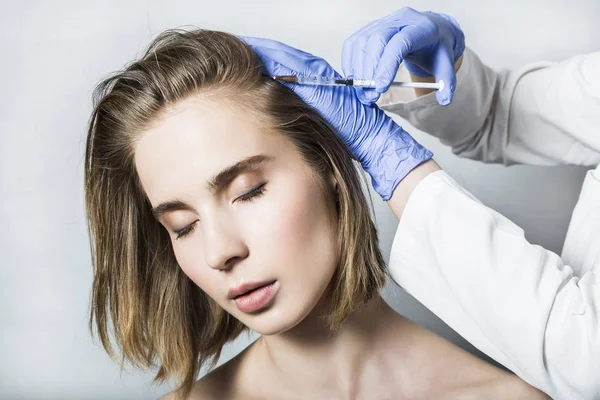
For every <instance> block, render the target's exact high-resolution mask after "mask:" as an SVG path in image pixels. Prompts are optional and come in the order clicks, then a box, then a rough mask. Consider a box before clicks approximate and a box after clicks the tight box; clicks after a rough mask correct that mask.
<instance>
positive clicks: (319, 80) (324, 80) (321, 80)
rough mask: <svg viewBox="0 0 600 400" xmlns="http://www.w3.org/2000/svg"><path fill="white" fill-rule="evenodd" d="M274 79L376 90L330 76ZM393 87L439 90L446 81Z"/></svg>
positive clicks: (366, 84) (362, 82)
mask: <svg viewBox="0 0 600 400" xmlns="http://www.w3.org/2000/svg"><path fill="white" fill-rule="evenodd" d="M273 79H275V80H277V81H281V82H287V83H296V84H299V85H316V86H354V87H363V88H371V89H374V88H375V86H376V85H375V81H373V80H368V79H346V78H333V77H328V76H307V75H298V76H296V75H277V76H274V77H273ZM391 85H392V86H397V87H407V88H422V89H438V90H442V89H443V88H444V81H439V82H437V83H430V82H395V81H394V82H392V84H391Z"/></svg>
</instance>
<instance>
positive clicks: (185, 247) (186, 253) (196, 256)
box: [173, 240, 218, 296]
mask: <svg viewBox="0 0 600 400" xmlns="http://www.w3.org/2000/svg"><path fill="white" fill-rule="evenodd" d="M173 249H174V252H175V258H176V259H177V263H178V264H179V267H180V268H181V270H182V271H183V273H184V274H185V275H186V276H187V277H188V278H190V279H191V280H192V281H193V282H194V283H195V284H196V285H197V286H198V287H200V289H202V290H203V291H205V292H206V293H207V294H208V295H209V296H211V295H212V293H211V289H212V290H213V291H214V290H215V289H216V288H217V285H215V284H214V279H215V278H216V276H212V275H213V274H214V273H215V272H218V271H215V270H213V269H212V268H210V267H209V266H208V265H206V263H205V261H204V260H205V257H204V252H203V250H202V246H201V245H200V244H199V242H198V241H196V240H188V241H187V243H177V244H175V243H173ZM215 275H216V274H215Z"/></svg>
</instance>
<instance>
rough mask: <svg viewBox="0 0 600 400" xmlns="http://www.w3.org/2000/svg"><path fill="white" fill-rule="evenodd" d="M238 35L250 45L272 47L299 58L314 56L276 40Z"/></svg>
mask: <svg viewBox="0 0 600 400" xmlns="http://www.w3.org/2000/svg"><path fill="white" fill-rule="evenodd" d="M238 37H239V38H240V39H242V40H243V41H244V42H246V43H247V44H249V45H250V46H252V47H262V48H267V49H272V50H279V51H283V52H285V53H289V54H294V55H295V56H296V57H299V58H309V57H314V56H313V55H312V54H310V53H307V52H305V51H302V50H300V49H297V48H295V47H292V46H289V45H287V44H285V43H281V42H278V41H277V40H272V39H266V38H259V37H252V36H238Z"/></svg>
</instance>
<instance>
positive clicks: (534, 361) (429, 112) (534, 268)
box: [378, 49, 600, 400]
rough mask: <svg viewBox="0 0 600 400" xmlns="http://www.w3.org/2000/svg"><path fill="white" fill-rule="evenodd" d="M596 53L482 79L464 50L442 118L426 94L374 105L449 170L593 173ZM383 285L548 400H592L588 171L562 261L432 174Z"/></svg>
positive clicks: (597, 208) (598, 310)
mask: <svg viewBox="0 0 600 400" xmlns="http://www.w3.org/2000/svg"><path fill="white" fill-rule="evenodd" d="M599 73H600V52H597V53H593V54H589V55H582V56H578V57H574V58H572V59H569V60H567V61H564V62H562V63H558V64H554V63H538V64H535V65H529V66H526V67H524V68H522V69H520V70H518V71H514V72H508V71H505V72H495V71H493V70H492V69H490V68H488V67H486V66H485V65H483V64H482V63H481V61H480V60H479V58H478V57H477V55H476V54H475V53H473V52H472V51H471V50H469V49H467V50H466V52H465V55H464V59H463V63H462V66H461V68H460V70H459V72H458V74H457V82H458V83H457V90H456V93H455V97H454V100H453V102H452V104H451V105H450V106H448V107H441V106H438V105H437V102H436V100H435V97H434V95H433V94H429V95H426V96H423V97H421V98H419V99H416V100H413V101H409V102H402V96H405V94H406V92H407V91H406V90H401V89H395V90H394V89H391V90H390V91H389V92H388V93H387V94H386V95H385V96H383V97H382V98H381V99H380V101H379V103H378V104H379V106H380V107H382V108H384V109H386V110H387V111H389V112H392V113H397V114H399V115H400V116H402V117H403V118H405V119H407V120H408V121H410V122H411V123H412V124H413V125H414V126H416V127H417V128H419V129H421V130H423V131H425V132H429V133H431V134H433V135H435V136H437V137H439V138H440V139H441V141H442V142H443V143H445V144H447V145H449V146H451V147H452V149H453V151H454V152H455V153H456V154H458V155H460V156H463V157H469V158H473V159H477V160H482V161H484V162H500V163H504V164H506V165H509V164H513V163H523V164H535V165H558V164H578V165H588V166H596V165H598V163H600V78H599V76H598V74H599ZM389 270H390V274H391V276H392V278H393V279H394V280H395V281H396V282H397V283H398V284H399V285H400V286H402V287H403V288H404V289H405V290H406V291H407V292H408V293H410V294H411V295H413V296H414V297H415V298H416V299H418V300H419V301H421V302H422V303H423V304H424V305H425V306H426V307H428V308H429V309H431V310H432V311H433V312H434V313H435V314H437V315H438V316H439V317H440V318H441V319H442V320H444V321H445V322H446V323H447V324H448V325H449V326H450V327H452V328H453V329H454V330H456V331H457V332H458V333H459V334H461V335H462V336H463V337H464V338H465V339H467V340H468V341H469V342H471V343H472V344H473V345H475V346H476V347H477V348H479V349H480V350H481V351H483V352H484V353H486V354H488V355H489V356H490V357H492V358H493V359H495V360H496V361H498V362H499V363H501V364H503V365H505V366H506V367H507V368H509V369H510V370H512V371H514V372H515V373H516V374H517V375H519V376H520V377H521V378H522V379H524V380H525V381H527V382H529V383H530V384H532V385H533V386H536V387H538V388H539V389H541V390H543V391H544V392H546V393H548V394H549V395H550V396H552V397H553V398H555V399H567V400H574V399H600V320H599V318H600V167H599V168H597V169H596V170H595V171H588V174H587V176H586V178H585V182H584V184H583V188H582V191H581V194H580V198H579V201H578V203H577V205H576V208H575V210H574V212H573V217H572V220H571V223H570V226H569V230H568V233H567V237H566V240H565V244H564V249H563V253H562V258H561V257H559V256H558V255H556V254H554V253H553V252H551V251H548V250H545V249H544V248H542V247H540V246H536V245H533V244H530V243H529V242H527V240H526V239H525V237H524V235H523V230H522V229H521V228H519V227H518V226H517V225H515V224H514V223H512V222H511V221H510V220H508V219H507V218H505V217H504V216H502V215H500V214H499V213H497V212H495V211H494V210H492V209H490V208H488V207H486V206H485V205H483V204H481V203H480V202H479V201H478V200H477V199H476V198H475V197H473V196H472V195H471V194H470V193H468V192H467V191H466V190H465V189H463V188H462V187H461V186H460V185H459V184H458V183H456V182H455V181H454V180H453V179H452V178H451V177H450V176H448V175H447V174H446V173H445V172H444V171H438V172H435V173H433V174H431V175H429V176H428V177H426V178H425V179H424V180H423V181H422V182H421V183H419V184H418V185H417V187H416V188H415V190H414V192H413V193H412V195H411V197H410V199H409V200H408V203H407V205H406V208H405V210H404V213H403V215H402V217H401V220H400V222H399V224H398V229H397V232H396V236H395V239H394V243H393V245H392V250H391V256H390V261H389Z"/></svg>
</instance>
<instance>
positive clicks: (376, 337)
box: [85, 30, 545, 399]
mask: <svg viewBox="0 0 600 400" xmlns="http://www.w3.org/2000/svg"><path fill="white" fill-rule="evenodd" d="M261 72H262V66H261V63H260V61H259V59H258V57H257V56H256V55H255V53H254V52H253V51H252V49H251V48H250V47H249V46H248V45H246V44H245V43H244V42H242V41H241V40H240V39H238V38H236V37H234V36H231V35H229V34H225V33H222V32H213V31H203V30H197V31H192V32H183V31H168V32H166V33H164V34H162V35H160V36H159V37H158V38H157V39H156V40H155V41H154V42H153V43H152V44H151V45H150V48H149V49H148V51H147V52H146V53H145V55H144V56H143V57H142V58H141V59H140V60H138V61H136V62H134V63H132V64H131V65H129V66H128V67H127V68H126V69H125V70H124V71H122V72H119V73H118V74H115V75H114V76H112V77H110V78H109V79H107V80H106V81H104V82H103V83H102V84H101V85H100V86H99V87H98V89H97V91H96V104H95V108H94V112H93V114H92V118H91V121H90V128H89V133H88V140H87V151H86V165H85V190H86V203H87V212H88V219H89V227H90V236H91V239H92V249H93V251H92V252H93V256H94V257H93V260H94V267H95V269H94V285H93V293H92V305H91V307H92V313H91V320H90V324H91V325H93V324H94V323H95V325H96V327H97V329H98V332H99V335H100V338H101V340H102V343H103V345H104V346H105V348H106V349H107V351H108V352H109V353H111V354H113V353H112V348H111V344H110V336H111V333H112V334H113V335H114V338H115V341H116V344H117V345H118V347H119V348H120V350H121V352H122V354H123V357H124V358H125V359H127V360H130V361H131V362H132V363H133V364H134V365H138V366H143V367H151V366H154V365H156V366H158V368H159V370H158V374H157V376H156V379H157V380H165V379H168V378H174V379H175V380H176V381H177V382H178V391H177V392H175V393H173V394H171V395H169V396H168V397H169V398H171V397H181V398H192V399H197V398H198V399H205V398H231V399H234V398H244V399H247V398H277V399H283V398H304V399H305V398H318V399H320V398H323V399H332V398H350V397H357V398H406V397H410V398H457V397H460V398H465V396H471V397H475V398H481V397H485V398H494V397H498V398H507V396H508V397H516V398H523V397H526V396H529V397H528V398H545V396H543V395H542V394H541V393H540V392H538V391H537V390H535V389H534V388H532V387H530V386H528V385H527V384H525V383H524V382H523V381H520V380H519V379H518V378H516V377H515V376H513V375H510V374H508V373H506V372H504V371H501V370H499V369H497V368H495V367H493V366H491V365H488V364H486V363H485V362H483V361H481V360H479V359H477V358H475V357H473V356H472V355H469V354H467V353H465V352H464V351H462V350H460V349H459V348H457V347H455V346H454V345H452V344H450V343H448V342H447V341H445V340H444V339H442V338H441V337H438V336H436V335H434V334H432V333H430V332H428V331H427V330H425V329H424V328H421V327H419V326H417V325H415V324H413V323H411V322H410V321H408V320H406V319H404V318H402V317H401V316H399V315H397V314H396V313H395V312H394V311H393V310H392V309H391V308H390V307H388V306H387V305H386V304H385V303H384V302H383V300H382V299H381V297H380V296H379V295H378V292H377V291H378V289H380V288H381V287H382V286H383V284H384V282H385V268H384V263H383V259H382V257H381V254H380V252H379V250H378V245H377V235H376V231H375V228H374V225H373V223H372V221H371V220H370V217H369V212H368V207H367V203H366V200H365V197H364V196H363V194H362V192H361V189H360V182H359V179H358V175H357V172H356V170H355V169H354V168H353V164H352V159H351V155H350V152H349V150H348V149H347V147H346V146H345V144H344V143H343V142H341V140H340V139H339V138H338V136H337V134H336V132H335V131H334V130H333V129H332V128H331V127H330V126H329V125H328V124H327V122H326V121H325V120H324V119H323V118H322V117H321V116H320V115H319V114H318V112H317V111H316V110H314V109H313V108H311V107H310V106H308V105H307V104H306V103H305V102H304V101H302V100H301V99H300V98H299V97H298V96H296V95H295V94H294V93H293V92H292V91H290V90H289V89H288V88H286V87H284V86H283V85H281V84H279V83H277V82H275V81H273V80H272V79H270V78H268V77H266V76H263V75H262V74H261ZM356 104H360V103H359V102H358V101H357V102H356ZM362 107H363V109H362V111H361V112H362V113H363V114H362V115H363V116H364V117H365V118H367V119H380V120H382V121H388V119H387V117H386V116H385V114H383V112H382V111H380V110H379V109H377V108H371V107H366V106H362ZM389 121H391V120H389ZM389 121H388V122H386V123H388V124H389V123H390V122H389ZM246 329H252V330H255V331H257V332H259V333H260V334H262V336H261V337H260V338H259V339H258V340H257V341H256V342H255V343H253V344H252V345H251V346H250V347H248V348H247V349H246V350H245V351H243V352H242V353H241V354H240V355H238V356H237V357H235V358H234V359H233V360H231V361H229V362H228V363H226V364H224V365H223V366H221V367H220V368H218V369H216V370H214V371H213V372H211V373H210V374H208V375H207V376H205V377H204V378H203V379H201V380H200V381H199V382H197V383H194V380H195V377H196V375H197V374H198V372H199V369H200V367H201V366H202V365H204V364H205V363H207V362H208V363H210V362H211V361H212V362H214V361H216V360H217V359H218V356H219V354H220V351H221V348H222V347H223V345H224V344H225V343H227V342H228V341H230V340H232V339H234V338H235V337H237V336H238V335H239V334H240V333H241V332H243V331H244V330H246Z"/></svg>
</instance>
